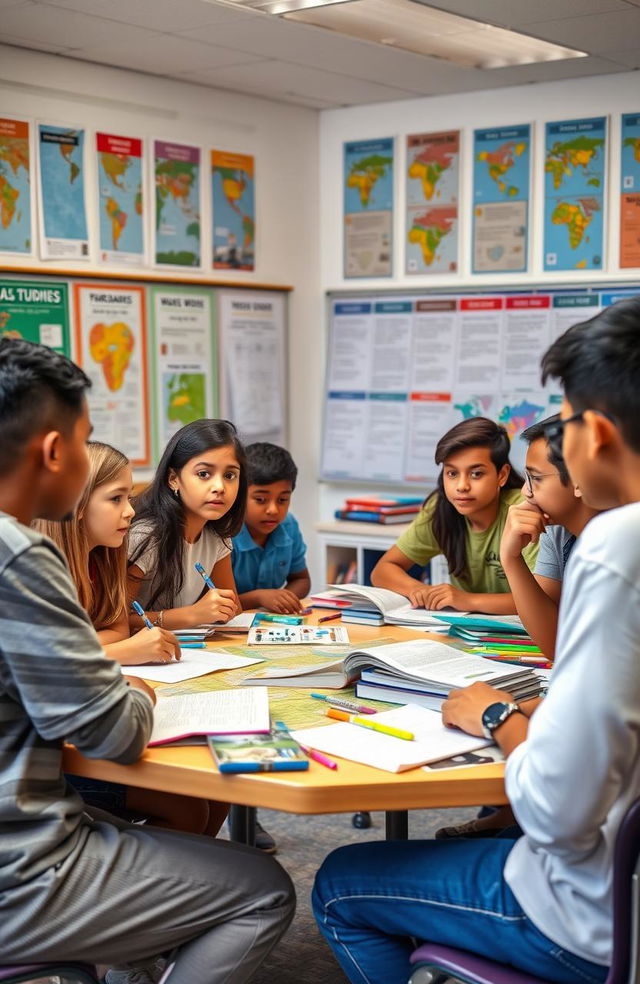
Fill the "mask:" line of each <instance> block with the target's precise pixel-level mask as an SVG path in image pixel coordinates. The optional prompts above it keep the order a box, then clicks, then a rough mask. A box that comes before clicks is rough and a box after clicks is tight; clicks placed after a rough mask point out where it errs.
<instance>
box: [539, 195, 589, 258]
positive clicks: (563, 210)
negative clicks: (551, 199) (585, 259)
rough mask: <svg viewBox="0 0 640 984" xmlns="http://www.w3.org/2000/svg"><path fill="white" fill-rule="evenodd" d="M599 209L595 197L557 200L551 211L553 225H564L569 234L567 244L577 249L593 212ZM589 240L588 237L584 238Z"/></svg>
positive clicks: (583, 237)
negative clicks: (568, 200) (565, 200)
mask: <svg viewBox="0 0 640 984" xmlns="http://www.w3.org/2000/svg"><path fill="white" fill-rule="evenodd" d="M599 211H600V202H599V200H598V199H597V198H578V199H576V200H575V202H558V204H557V205H556V207H555V208H554V210H553V212H552V213H551V221H552V222H553V223H554V225H566V227H567V234H568V236H569V246H570V247H571V249H577V248H578V246H580V245H581V244H582V241H583V240H584V239H585V233H586V231H587V228H588V227H589V225H590V223H591V219H592V217H593V214H594V212H599ZM586 242H587V243H588V242H589V238H588V237H587V238H586Z"/></svg>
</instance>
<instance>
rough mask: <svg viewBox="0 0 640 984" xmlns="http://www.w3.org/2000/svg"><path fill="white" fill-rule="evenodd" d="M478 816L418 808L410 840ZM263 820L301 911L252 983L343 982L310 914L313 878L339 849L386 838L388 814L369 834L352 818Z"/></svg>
mask: <svg viewBox="0 0 640 984" xmlns="http://www.w3.org/2000/svg"><path fill="white" fill-rule="evenodd" d="M476 813H477V811H476V810H469V809H458V810H417V811H415V812H412V813H410V814H409V837H411V838H414V839H416V838H420V837H433V833H434V831H435V830H436V829H437V828H438V827H443V826H447V825H449V824H453V823H460V822H461V821H463V820H468V819H469V818H470V817H473V816H475V815H476ZM259 816H260V822H261V823H262V825H263V827H265V828H266V829H267V830H268V831H269V833H270V834H271V835H272V836H273V837H274V838H275V839H276V841H277V843H278V854H277V858H278V860H279V861H280V863H281V864H282V866H283V867H284V868H286V869H287V871H288V872H289V874H290V875H291V877H292V879H293V881H294V883H295V886H296V891H297V894H298V907H297V911H296V915H295V919H294V921H293V924H292V926H291V928H290V929H289V932H288V933H287V935H286V936H285V938H284V939H283V940H282V941H281V943H280V944H279V946H277V947H276V949H275V950H274V952H273V953H272V954H271V955H270V957H269V958H268V960H266V961H265V963H264V964H263V966H262V967H261V968H260V970H259V971H258V973H257V974H256V975H255V976H254V977H253V978H252V984H344V982H345V981H346V980H347V978H346V977H345V976H344V974H343V973H342V971H341V969H340V967H339V966H338V964H337V963H336V962H335V960H334V959H333V956H332V955H331V952H330V950H329V949H328V947H327V946H326V944H325V943H324V941H323V940H322V938H321V937H320V934H319V932H318V930H317V928H316V924H315V920H314V918H313V916H312V914H311V909H310V904H309V897H310V894H311V888H312V885H313V879H314V876H315V873H316V871H317V870H318V868H319V867H320V864H321V863H322V861H323V860H324V858H325V857H326V856H327V854H329V852H330V851H332V850H333V849H334V848H336V847H340V846H341V845H343V844H355V843H358V842H360V841H364V840H373V839H377V840H381V839H383V838H384V814H383V813H373V814H372V820H373V826H372V827H371V828H369V829H368V830H356V829H355V828H354V827H353V826H352V824H351V815H350V814H337V815H330V816H312V817H299V816H292V815H291V814H289V813H276V812H273V811H271V810H260V811H259ZM223 836H224V835H223ZM389 984H404V982H402V981H390V982H389Z"/></svg>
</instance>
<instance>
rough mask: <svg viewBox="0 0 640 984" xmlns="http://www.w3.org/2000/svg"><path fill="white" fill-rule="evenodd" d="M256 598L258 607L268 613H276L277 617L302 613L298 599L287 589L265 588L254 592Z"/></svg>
mask: <svg viewBox="0 0 640 984" xmlns="http://www.w3.org/2000/svg"><path fill="white" fill-rule="evenodd" d="M256 596H257V602H258V605H259V607H260V608H266V609H267V611H268V612H276V613H277V614H278V615H297V614H298V612H301V611H302V602H301V601H300V598H298V596H297V595H296V594H294V593H293V591H289V589H288V588H265V589H264V590H262V591H256Z"/></svg>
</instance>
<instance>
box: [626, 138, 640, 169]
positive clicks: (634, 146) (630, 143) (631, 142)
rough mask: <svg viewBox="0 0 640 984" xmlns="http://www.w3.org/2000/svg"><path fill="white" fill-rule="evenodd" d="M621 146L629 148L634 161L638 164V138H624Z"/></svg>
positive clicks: (639, 139) (639, 147) (639, 150)
mask: <svg viewBox="0 0 640 984" xmlns="http://www.w3.org/2000/svg"><path fill="white" fill-rule="evenodd" d="M622 146H623V148H624V147H630V148H631V154H632V156H633V159H634V161H635V162H636V164H640V137H626V138H625V139H624V140H623V141H622Z"/></svg>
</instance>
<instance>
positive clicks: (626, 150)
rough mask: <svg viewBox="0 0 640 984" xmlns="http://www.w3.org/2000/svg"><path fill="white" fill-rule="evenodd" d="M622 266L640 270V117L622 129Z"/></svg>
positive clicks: (631, 117)
mask: <svg viewBox="0 0 640 984" xmlns="http://www.w3.org/2000/svg"><path fill="white" fill-rule="evenodd" d="M620 266H621V267H623V268H626V267H638V266H640V113H624V114H623V116H622V120H621V125H620Z"/></svg>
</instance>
